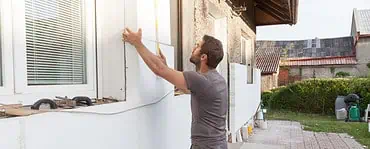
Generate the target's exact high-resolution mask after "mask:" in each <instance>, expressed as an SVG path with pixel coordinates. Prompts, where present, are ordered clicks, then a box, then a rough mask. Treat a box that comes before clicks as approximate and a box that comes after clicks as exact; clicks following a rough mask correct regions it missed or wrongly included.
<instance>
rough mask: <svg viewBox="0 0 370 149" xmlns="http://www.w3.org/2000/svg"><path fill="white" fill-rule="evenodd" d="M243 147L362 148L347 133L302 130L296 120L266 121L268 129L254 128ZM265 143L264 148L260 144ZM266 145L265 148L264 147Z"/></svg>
mask: <svg viewBox="0 0 370 149" xmlns="http://www.w3.org/2000/svg"><path fill="white" fill-rule="evenodd" d="M248 143H251V144H249V145H248V144H244V145H243V147H244V148H248V146H249V147H250V148H255V147H257V146H259V148H258V147H257V148H258V149H268V147H269V146H270V147H272V146H275V147H280V148H284V149H363V148H362V146H361V144H359V143H357V142H356V141H355V140H354V139H353V138H351V137H350V136H348V135H347V134H335V133H314V132H309V131H303V129H302V126H301V124H300V123H298V122H290V121H268V129H267V130H262V129H258V128H256V129H255V134H254V135H253V136H252V137H250V138H248ZM264 145H265V148H263V147H262V146H264ZM266 147H267V148H266Z"/></svg>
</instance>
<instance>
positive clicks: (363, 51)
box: [351, 9, 370, 76]
mask: <svg viewBox="0 0 370 149" xmlns="http://www.w3.org/2000/svg"><path fill="white" fill-rule="evenodd" d="M351 36H352V37H353V39H354V44H355V49H356V51H355V52H356V59H357V61H358V65H357V68H358V70H359V71H360V75H361V76H368V75H369V68H368V66H367V64H369V63H370V9H365V10H357V9H354V10H353V17H352V29H351Z"/></svg>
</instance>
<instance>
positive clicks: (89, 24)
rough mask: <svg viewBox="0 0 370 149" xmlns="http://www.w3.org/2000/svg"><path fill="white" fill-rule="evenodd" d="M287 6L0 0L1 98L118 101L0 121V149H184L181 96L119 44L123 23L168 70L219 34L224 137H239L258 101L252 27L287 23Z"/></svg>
mask: <svg viewBox="0 0 370 149" xmlns="http://www.w3.org/2000/svg"><path fill="white" fill-rule="evenodd" d="M297 8H298V0H272V1H263V0H232V1H230V0H227V1H226V2H225V1H219V0H96V1H93V0H68V1H67V0H53V1H43V0H0V27H1V28H0V35H1V36H0V41H1V42H0V43H1V44H0V45H1V66H2V67H1V82H2V83H1V84H0V85H1V87H0V103H1V104H17V103H22V104H24V105H32V104H33V103H34V102H35V101H37V100H38V99H41V98H51V99H53V98H55V96H68V97H74V96H88V97H90V98H102V97H109V96H111V97H114V98H117V99H119V100H121V102H118V103H112V104H105V105H97V106H91V107H82V108H77V109H71V110H62V111H53V112H47V113H43V114H37V115H31V116H27V117H16V118H7V119H1V120H0V132H1V134H2V135H1V136H0V148H7V149H15V148H27V149H36V148H37V149H49V148H50V147H52V148H54V149H65V148H76V149H77V148H88V149H101V148H109V149H119V148H140V149H153V148H158V149H174V148H188V147H189V146H190V143H191V142H190V126H191V111H190V96H189V95H180V96H174V87H173V86H172V85H171V84H169V83H168V82H167V81H165V80H164V79H161V78H159V77H157V76H155V75H154V74H153V73H152V72H151V71H150V70H149V69H148V67H147V66H146V65H145V63H144V62H143V61H142V59H141V58H140V57H139V56H138V54H137V52H136V50H135V49H134V48H133V47H132V46H131V45H128V44H124V43H122V39H121V35H122V31H123V28H124V27H130V28H131V29H132V30H137V29H138V28H139V27H140V28H142V29H143V38H144V39H143V42H144V44H145V45H146V47H147V48H148V49H150V50H151V51H152V52H156V51H157V47H159V48H160V49H161V50H162V52H163V53H164V54H165V55H166V57H167V62H168V64H169V66H170V67H172V68H175V69H178V70H194V67H193V66H192V64H190V63H189V62H188V61H189V57H190V53H191V50H192V48H193V45H194V44H195V42H196V41H197V40H198V41H199V40H200V39H201V37H202V35H203V34H211V35H214V36H216V37H217V38H219V39H220V40H221V41H222V42H223V44H224V49H225V57H224V60H223V61H222V63H221V65H220V67H219V68H217V70H218V71H220V72H221V74H222V75H223V76H224V77H225V78H226V79H227V82H228V85H229V92H230V94H229V102H230V104H229V112H228V115H227V123H228V126H227V131H228V135H229V138H230V139H231V140H230V142H236V141H239V142H240V141H241V139H238V140H236V137H237V136H240V135H237V134H238V133H239V132H240V131H239V130H240V129H241V128H242V127H243V126H245V125H246V124H253V117H254V115H255V112H256V110H257V109H258V107H259V104H260V71H259V70H258V69H256V68H255V65H256V64H255V62H254V61H255V60H254V59H255V58H254V53H255V38H256V27H257V26H261V25H274V24H291V25H292V24H295V23H296V21H297ZM240 63H241V64H240ZM81 142H83V143H81Z"/></svg>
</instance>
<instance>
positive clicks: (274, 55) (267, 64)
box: [256, 47, 281, 92]
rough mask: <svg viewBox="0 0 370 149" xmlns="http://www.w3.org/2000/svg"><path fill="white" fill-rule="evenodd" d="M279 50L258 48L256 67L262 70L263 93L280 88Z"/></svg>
mask: <svg viewBox="0 0 370 149" xmlns="http://www.w3.org/2000/svg"><path fill="white" fill-rule="evenodd" d="M280 51H281V50H280V49H279V48H274V47H271V48H258V49H257V51H256V65H257V68H258V69H260V70H261V78H262V79H261V91H262V92H265V91H269V90H271V89H274V88H277V87H278V80H279V78H278V77H279V68H280Z"/></svg>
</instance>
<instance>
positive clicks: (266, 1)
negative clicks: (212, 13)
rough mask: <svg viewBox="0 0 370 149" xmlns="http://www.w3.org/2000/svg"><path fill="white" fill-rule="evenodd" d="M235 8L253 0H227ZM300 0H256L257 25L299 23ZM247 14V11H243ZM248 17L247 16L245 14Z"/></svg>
mask: <svg viewBox="0 0 370 149" xmlns="http://www.w3.org/2000/svg"><path fill="white" fill-rule="evenodd" d="M227 1H228V2H229V3H231V4H232V5H233V7H234V8H239V7H240V6H241V5H240V4H246V5H248V3H247V2H250V1H251V0H227ZM298 3H299V0H254V4H253V5H254V7H255V13H254V14H255V18H256V19H255V25H256V26H264V25H278V24H289V25H293V24H296V23H297V18H298ZM243 15H245V13H243ZM244 17H246V16H244Z"/></svg>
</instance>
